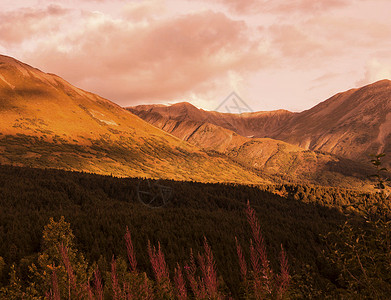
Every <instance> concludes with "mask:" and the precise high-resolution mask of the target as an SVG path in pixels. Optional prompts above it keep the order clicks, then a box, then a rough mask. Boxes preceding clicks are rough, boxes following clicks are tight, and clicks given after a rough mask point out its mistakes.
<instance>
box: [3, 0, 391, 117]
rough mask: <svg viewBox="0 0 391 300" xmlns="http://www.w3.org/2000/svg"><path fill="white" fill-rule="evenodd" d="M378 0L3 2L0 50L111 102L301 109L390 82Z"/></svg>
mask: <svg viewBox="0 0 391 300" xmlns="http://www.w3.org/2000/svg"><path fill="white" fill-rule="evenodd" d="M390 12H391V1H389V0H181V1H174V0H61V1H60V0H57V1H56V0H53V1H52V0H14V1H1V3H0V53H1V54H4V55H9V56H12V57H15V58H17V59H19V60H21V61H23V62H26V63H28V64H30V65H32V66H34V67H37V68H39V69H41V70H43V71H45V72H49V73H55V74H57V75H59V76H61V77H63V78H64V79H66V80H68V81H69V82H71V83H72V84H74V85H76V86H78V87H81V88H83V89H85V90H88V91H92V92H95V93H97V94H99V95H101V96H103V97H106V98H108V99H110V100H112V101H114V102H116V103H118V104H120V105H122V106H130V105H136V104H144V103H175V102H180V101H188V102H191V103H192V104H194V105H196V106H198V107H201V108H204V109H209V110H213V109H215V108H216V107H218V106H219V104H220V103H221V102H222V101H223V100H224V99H225V97H226V96H228V95H229V94H230V93H231V92H232V91H236V92H237V93H238V94H239V96H240V97H241V98H242V99H243V100H244V101H245V102H246V103H247V104H248V106H249V107H250V108H251V109H252V110H254V111H257V110H273V109H279V108H284V109H288V110H292V111H301V110H305V109H308V108H310V107H312V106H313V105H315V104H317V103H319V102H321V101H323V100H326V99H327V98H329V97H330V96H332V95H334V94H335V93H338V92H341V91H344V90H347V89H350V88H353V87H358V86H362V85H365V84H368V83H372V82H374V81H377V80H379V79H384V78H387V79H391V55H390V54H391V18H390Z"/></svg>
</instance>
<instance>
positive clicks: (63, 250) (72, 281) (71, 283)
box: [58, 243, 79, 299]
mask: <svg viewBox="0 0 391 300" xmlns="http://www.w3.org/2000/svg"><path fill="white" fill-rule="evenodd" d="M58 249H59V252H60V255H61V258H62V261H63V263H64V265H65V270H66V271H67V275H68V294H69V299H71V294H72V292H71V288H72V289H73V291H74V292H75V293H76V294H79V293H78V290H77V285H76V277H75V274H74V272H73V268H72V264H71V261H70V259H69V255H68V248H67V247H65V246H64V245H63V243H61V244H60V246H59V248H58Z"/></svg>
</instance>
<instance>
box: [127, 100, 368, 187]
mask: <svg viewBox="0 0 391 300" xmlns="http://www.w3.org/2000/svg"><path fill="white" fill-rule="evenodd" d="M129 110H131V111H132V112H134V113H135V114H138V115H139V116H140V117H142V118H144V119H145V120H146V121H148V122H150V123H151V124H153V125H155V126H157V127H159V128H161V129H163V130H165V131H167V132H169V133H171V134H173V135H175V136H177V137H179V138H181V139H183V140H185V141H187V142H189V143H190V144H193V145H196V146H198V147H201V148H203V149H205V150H209V151H217V152H220V153H222V154H224V155H226V156H228V157H230V158H232V159H233V160H235V161H237V162H239V163H240V164H242V165H244V166H246V167H248V168H251V169H255V170H257V171H258V172H261V173H266V174H271V175H274V176H278V177H279V178H282V179H284V180H288V181H290V182H306V183H315V184H322V185H331V186H345V187H347V186H350V187H360V188H362V187H363V182H364V181H366V180H365V175H366V174H368V173H369V172H371V170H370V169H369V168H368V166H361V165H360V164H358V163H355V162H353V161H350V160H348V159H343V158H341V157H338V156H336V155H332V154H327V153H322V152H319V151H318V152H314V151H309V150H306V149H303V148H301V147H298V146H295V145H292V144H289V143H286V142H283V141H278V140H274V139H270V138H248V137H244V136H241V135H239V134H238V133H236V132H234V131H231V130H229V129H226V128H224V127H222V126H218V125H215V124H212V123H209V121H211V122H213V121H214V122H215V123H219V122H220V124H221V123H223V121H224V120H225V121H227V119H224V118H225V117H226V114H222V116H221V118H219V116H220V115H219V113H217V114H216V118H215V119H214V120H212V118H211V117H209V118H208V112H205V111H203V110H197V109H196V108H195V107H194V106H191V105H190V104H184V103H182V104H176V105H172V106H168V107H167V106H137V107H133V108H129ZM194 112H195V113H194ZM279 113H280V114H282V115H283V116H284V117H286V115H288V113H285V112H283V111H282V112H277V113H273V114H266V113H259V114H257V116H259V115H264V117H266V118H270V116H271V115H274V116H276V115H278V114H279ZM202 117H206V118H208V119H204V120H202ZM284 117H283V118H284ZM191 118H193V120H191ZM239 119H240V116H238V115H236V116H235V115H232V116H231V115H229V119H228V120H229V121H232V120H236V122H237V124H238V123H239V122H240V121H239ZM278 121H279V120H278V119H277V121H276V122H278ZM227 122H228V121H227ZM241 122H243V124H245V122H244V121H243V120H241ZM265 127H267V125H266V126H265Z"/></svg>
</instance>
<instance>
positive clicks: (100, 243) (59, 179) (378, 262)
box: [0, 166, 391, 299]
mask: <svg viewBox="0 0 391 300" xmlns="http://www.w3.org/2000/svg"><path fill="white" fill-rule="evenodd" d="M162 187H163V189H164V190H165V191H166V192H165V193H166V194H163V193H162V192H161V188H162ZM148 189H150V190H149V191H148ZM153 189H155V190H156V189H157V191H158V192H156V191H154V192H153V193H155V194H154V195H158V196H157V197H155V198H156V199H154V200H153V201H152V202H151V203H149V202H148V201H147V200H146V199H145V198H143V197H144V196H145V195H147V196H148V195H149V194H150V192H151V191H153ZM146 191H147V192H146ZM159 197H160V198H161V199H159ZM159 201H160V202H159ZM247 203H249V205H251V208H252V209H253V210H254V215H256V218H257V220H259V227H260V230H261V232H262V236H263V243H264V245H265V249H266V252H267V257H268V258H269V260H270V267H271V269H273V270H279V268H280V254H281V248H283V249H284V251H285V252H286V258H287V262H288V266H289V278H290V279H289V288H288V290H287V292H286V293H285V294H284V297H285V298H289V299H303V298H319V297H321V298H331V299H334V298H335V297H340V298H352V297H353V298H354V296H356V297H357V295H365V294H366V293H368V294H371V293H373V291H374V290H376V291H377V293H379V294H378V297H379V298H382V296H384V295H387V293H389V291H390V290H391V289H390V287H391V286H390V281H391V272H390V270H389V268H390V267H388V265H390V264H389V262H390V253H391V252H390V245H389V241H390V239H389V238H388V239H387V237H389V233H388V231H389V230H388V229H387V228H388V224H389V218H390V215H389V205H388V202H387V200H386V198H385V195H384V194H382V193H376V192H375V190H374V192H373V193H362V192H359V191H355V190H347V189H341V188H331V187H320V186H311V185H283V184H279V185H254V186H246V185H239V184H205V183H197V182H179V181H169V180H159V181H152V180H147V179H142V178H116V177H113V176H102V175H95V174H89V173H79V172H69V171H62V170H55V169H34V168H26V167H13V166H0V207H1V210H0V240H1V241H2V242H1V243H0V291H1V292H0V296H2V297H5V298H12V297H15V299H17V297H18V296H15V295H20V294H17V293H16V292H15V289H17V290H19V291H18V292H21V293H22V292H23V293H25V294H24V295H28V290H29V287H31V285H32V284H33V285H34V284H35V286H37V285H39V283H38V282H34V280H36V279H34V278H35V277H34V276H33V275H34V266H37V265H39V263H40V259H41V257H42V253H46V252H45V251H47V235H45V228H46V230H47V228H48V226H59V225H58V224H63V227H64V226H65V227H64V228H68V227H67V226H69V228H68V229H67V236H72V237H74V238H72V239H73V242H72V245H73V246H72V251H75V253H76V252H77V253H78V255H79V254H80V255H81V256H82V257H83V261H85V262H86V263H87V262H88V265H89V266H90V268H92V269H93V268H97V267H98V268H99V271H100V273H101V274H102V281H103V282H107V283H108V282H109V281H110V272H112V268H113V263H112V261H113V259H115V261H116V262H117V263H118V265H119V266H122V268H123V269H126V268H127V267H126V265H127V263H126V261H127V260H128V252H127V246H126V240H125V239H124V236H125V234H126V233H129V234H131V238H132V242H133V244H132V245H133V247H134V253H135V256H136V258H137V262H138V263H137V267H138V269H139V270H142V272H145V276H147V277H148V278H154V275H153V274H154V272H155V270H154V266H153V263H151V254H150V253H148V252H149V251H148V249H149V250H151V248H150V246H149V247H148V245H149V243H150V245H158V243H159V245H160V246H161V251H162V252H163V253H164V256H165V262H166V263H167V270H169V271H168V272H169V275H170V276H171V277H172V278H173V277H174V275H175V274H174V273H175V271H174V270H175V269H176V267H177V266H178V265H177V264H179V265H180V266H186V265H187V264H188V263H189V258H190V257H191V251H192V252H194V253H203V251H206V248H205V241H207V245H209V246H210V249H211V251H213V257H214V259H215V264H216V270H217V277H218V282H219V283H218V286H219V290H220V292H221V295H225V296H226V297H227V298H228V297H232V298H233V299H252V298H251V297H255V296H251V297H247V298H246V296H245V295H244V293H243V290H242V288H239V287H241V286H242V285H243V284H242V281H243V280H242V278H241V271H242V270H241V264H240V261H239V260H238V253H237V252H238V251H237V243H236V241H235V238H236V239H237V241H238V243H239V244H240V245H241V247H242V249H243V257H245V258H250V257H252V254H251V253H250V252H251V247H252V244H251V243H250V240H251V239H254V234H253V228H252V227H251V226H250V225H251V224H250V225H249V224H248V222H247V220H248V212H247V215H246V209H248V206H247ZM246 216H247V217H246ZM56 224H57V225H56ZM127 228H128V231H127ZM255 241H256V238H255ZM58 246H59V245H58ZM45 247H46V248H45ZM152 249H153V248H152ZM159 249H160V248H159ZM155 250H156V249H155ZM69 251H71V250H69ZM156 251H157V252H156V253H160V250H159V251H158V250H156ZM152 252H153V251H152ZM72 253H73V252H72ZM156 253H155V254H156ZM57 255H58V253H57ZM75 255H76V254H75ZM152 256H153V255H152ZM387 262H388V263H387ZM121 264H122V265H121ZM119 268H120V267H119ZM92 269H91V270H92ZM91 270H90V271H87V269H86V271H85V276H86V278H87V279H86V280H90V279H88V278H90V277H88V276H87V274H90V276H92V275H91V274H92V273H91V272H92V271H91ZM35 271H36V272H37V270H35ZM155 275H156V274H155ZM91 278H92V277H91ZM91 280H92V279H91ZM16 282H17V283H18V284H16ZM186 285H189V283H186ZM379 287H381V288H379ZM105 288H107V289H108V290H110V289H113V286H112V285H111V286H110V284H109V285H107V287H106V285H105ZM188 289H189V287H188ZM106 292H107V293H108V295H109V294H110V293H109V291H106ZM15 293H16V294H15ZM12 295H14V296H12ZM26 297H27V296H26ZM31 297H32V296H31ZM37 297H38V298H37V299H39V298H40V297H41V298H42V299H43V298H44V297H45V294H41V295H38V296H37ZM189 297H190V299H191V298H192V297H193V298H197V296H196V295H195V293H190V296H189ZM273 297H274V298H278V297H277V296H275V295H274V296H273ZM273 297H271V298H273ZM105 298H106V294H105ZM107 298H108V299H111V298H115V297H113V296H110V295H109V296H107ZM169 298H170V297H169ZM178 298H179V297H178ZM255 298H256V297H255ZM34 299H35V298H34ZM53 299H54V298H53ZM64 299H67V298H64ZM135 299H136V298H135Z"/></svg>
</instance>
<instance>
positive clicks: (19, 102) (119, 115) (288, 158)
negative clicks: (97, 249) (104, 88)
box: [0, 56, 391, 189]
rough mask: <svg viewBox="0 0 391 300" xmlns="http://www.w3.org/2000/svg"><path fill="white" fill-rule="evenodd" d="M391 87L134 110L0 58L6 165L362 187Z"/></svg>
mask: <svg viewBox="0 0 391 300" xmlns="http://www.w3.org/2000/svg"><path fill="white" fill-rule="evenodd" d="M390 94H391V83H390V82H389V81H380V82H377V83H375V84H373V85H369V86H366V87H363V88H360V89H354V90H350V91H347V92H344V93H341V94H338V95H336V96H334V97H332V98H330V99H328V100H326V101H325V102H322V103H321V104H319V105H317V106H315V107H314V108H312V109H310V110H308V111H304V112H301V113H293V112H289V111H286V110H278V111H272V112H255V113H243V114H226V113H219V112H212V111H205V110H202V109H198V108H196V107H194V106H193V105H191V104H189V103H178V104H174V105H171V106H166V105H142V106H137V107H129V108H127V109H125V108H123V107H120V106H118V105H116V104H115V103H113V102H111V101H109V100H107V99H104V98H102V97H100V96H98V95H95V94H93V93H90V92H86V91H84V90H82V89H79V88H77V87H75V86H73V85H71V84H70V83H68V82H67V81H65V80H64V79H62V78H60V77H58V76H56V75H54V74H48V73H44V72H42V71H40V70H38V69H36V68H33V67H31V66H29V65H27V64H24V63H22V62H20V61H18V60H15V59H13V58H11V57H7V56H0V163H1V164H12V165H20V166H33V167H39V168H61V169H66V170H75V171H85V172H91V173H98V174H112V175H115V176H132V177H147V178H164V179H175V180H186V181H202V182H235V183H243V184H259V183H261V184H270V183H278V182H287V181H288V182H304V183H312V184H321V185H329V186H344V187H354V188H360V189H365V188H366V187H368V186H369V185H370V183H369V181H368V179H367V175H368V174H369V173H370V172H371V170H370V164H369V163H368V157H367V154H369V153H375V152H377V151H383V152H386V153H388V152H389V151H390V150H389V149H390V147H389V146H388V145H389V138H388V136H389V133H390V129H389V127H390V125H389V124H390V123H389V122H390V121H389V118H390V117H389V114H388V113H387V111H389V106H388V105H389V104H388V99H389V96H390Z"/></svg>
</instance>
